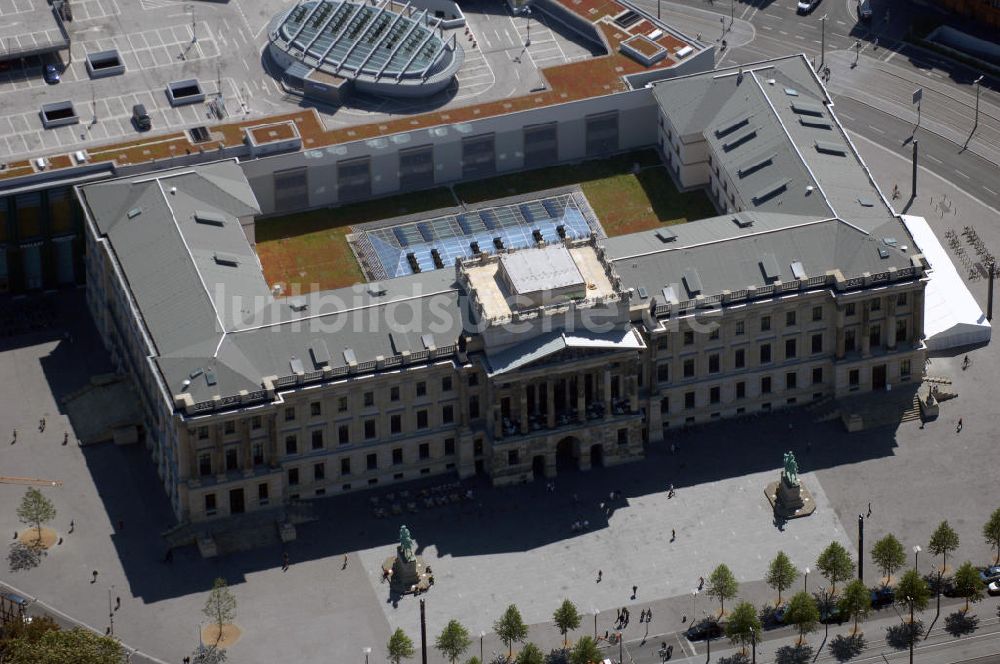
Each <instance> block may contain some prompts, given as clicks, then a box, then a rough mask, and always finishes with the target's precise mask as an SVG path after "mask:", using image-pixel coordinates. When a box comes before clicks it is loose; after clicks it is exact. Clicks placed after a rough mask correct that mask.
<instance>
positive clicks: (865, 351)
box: [861, 301, 872, 357]
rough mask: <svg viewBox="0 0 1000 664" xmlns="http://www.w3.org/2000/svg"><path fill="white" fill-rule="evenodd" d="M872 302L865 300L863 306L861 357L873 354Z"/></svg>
mask: <svg viewBox="0 0 1000 664" xmlns="http://www.w3.org/2000/svg"><path fill="white" fill-rule="evenodd" d="M871 318H872V313H871V304H870V303H869V302H868V301H865V303H864V305H862V307H861V357H868V356H869V355H871V354H872V345H871V329H872V323H871Z"/></svg>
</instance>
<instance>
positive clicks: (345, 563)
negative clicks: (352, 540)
mask: <svg viewBox="0 0 1000 664" xmlns="http://www.w3.org/2000/svg"><path fill="white" fill-rule="evenodd" d="M340 569H347V554H346V553H345V554H344V564H343V565H342V566H341V567H340Z"/></svg>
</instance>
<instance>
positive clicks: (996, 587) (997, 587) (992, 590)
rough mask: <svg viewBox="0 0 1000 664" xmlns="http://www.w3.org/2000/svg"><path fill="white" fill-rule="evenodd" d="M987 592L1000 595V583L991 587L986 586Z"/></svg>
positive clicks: (995, 583) (996, 582)
mask: <svg viewBox="0 0 1000 664" xmlns="http://www.w3.org/2000/svg"><path fill="white" fill-rule="evenodd" d="M986 592H988V593H989V594H991V595H1000V581H994V582H993V583H991V584H990V585H988V586H986Z"/></svg>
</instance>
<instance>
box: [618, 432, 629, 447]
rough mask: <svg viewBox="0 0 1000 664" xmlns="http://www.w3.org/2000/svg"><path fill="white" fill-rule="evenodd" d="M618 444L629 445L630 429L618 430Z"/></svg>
mask: <svg viewBox="0 0 1000 664" xmlns="http://www.w3.org/2000/svg"><path fill="white" fill-rule="evenodd" d="M618 444H619V445H628V429H619V430H618Z"/></svg>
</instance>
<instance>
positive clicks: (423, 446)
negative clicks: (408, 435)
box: [418, 443, 431, 459]
mask: <svg viewBox="0 0 1000 664" xmlns="http://www.w3.org/2000/svg"><path fill="white" fill-rule="evenodd" d="M418 450H419V456H420V458H421V459H430V458H431V446H430V443H420V447H419V448H418Z"/></svg>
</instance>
